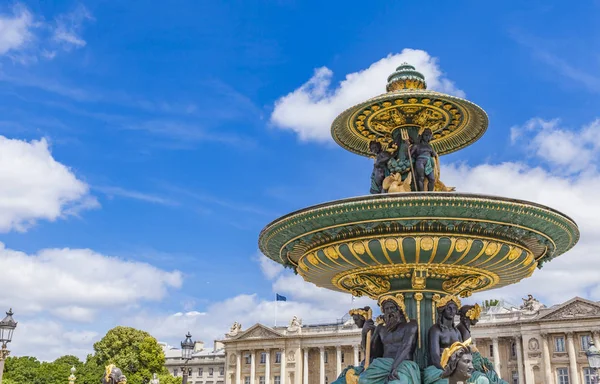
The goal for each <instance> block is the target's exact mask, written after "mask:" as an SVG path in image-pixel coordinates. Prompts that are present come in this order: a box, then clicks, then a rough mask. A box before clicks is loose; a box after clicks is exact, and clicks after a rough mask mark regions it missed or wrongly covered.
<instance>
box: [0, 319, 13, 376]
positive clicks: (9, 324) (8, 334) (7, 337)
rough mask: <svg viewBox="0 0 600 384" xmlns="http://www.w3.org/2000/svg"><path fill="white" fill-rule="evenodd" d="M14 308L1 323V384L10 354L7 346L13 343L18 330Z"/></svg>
mask: <svg viewBox="0 0 600 384" xmlns="http://www.w3.org/2000/svg"><path fill="white" fill-rule="evenodd" d="M12 315H13V311H12V308H11V309H9V310H8V312H6V317H5V318H4V319H2V321H0V346H1V349H0V383H2V373H3V372H4V360H5V359H6V358H7V357H8V355H9V354H10V351H9V350H8V349H7V348H6V345H7V344H8V343H10V342H11V340H12V336H13V332H14V331H15V328H17V322H16V321H15V319H13V317H12Z"/></svg>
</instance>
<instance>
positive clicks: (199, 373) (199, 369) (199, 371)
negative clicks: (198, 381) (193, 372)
mask: <svg viewBox="0 0 600 384" xmlns="http://www.w3.org/2000/svg"><path fill="white" fill-rule="evenodd" d="M203 373H204V368H198V376H202V374H203Z"/></svg>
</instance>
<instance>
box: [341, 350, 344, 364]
mask: <svg viewBox="0 0 600 384" xmlns="http://www.w3.org/2000/svg"><path fill="white" fill-rule="evenodd" d="M341 355H342V364H344V352H342V354H341Z"/></svg>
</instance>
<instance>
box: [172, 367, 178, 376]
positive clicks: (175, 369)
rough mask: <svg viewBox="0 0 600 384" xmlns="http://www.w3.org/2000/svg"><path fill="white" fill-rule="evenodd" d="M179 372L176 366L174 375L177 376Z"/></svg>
mask: <svg viewBox="0 0 600 384" xmlns="http://www.w3.org/2000/svg"><path fill="white" fill-rule="evenodd" d="M177 373H178V372H177V368H175V369H174V370H173V376H177Z"/></svg>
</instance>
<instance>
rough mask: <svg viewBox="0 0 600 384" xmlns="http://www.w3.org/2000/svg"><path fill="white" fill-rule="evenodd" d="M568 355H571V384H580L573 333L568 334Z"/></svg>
mask: <svg viewBox="0 0 600 384" xmlns="http://www.w3.org/2000/svg"><path fill="white" fill-rule="evenodd" d="M567 353H568V354H569V368H570V370H569V371H570V372H569V373H570V374H569V376H570V377H569V383H571V384H579V371H578V370H577V352H575V343H573V332H567Z"/></svg>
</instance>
